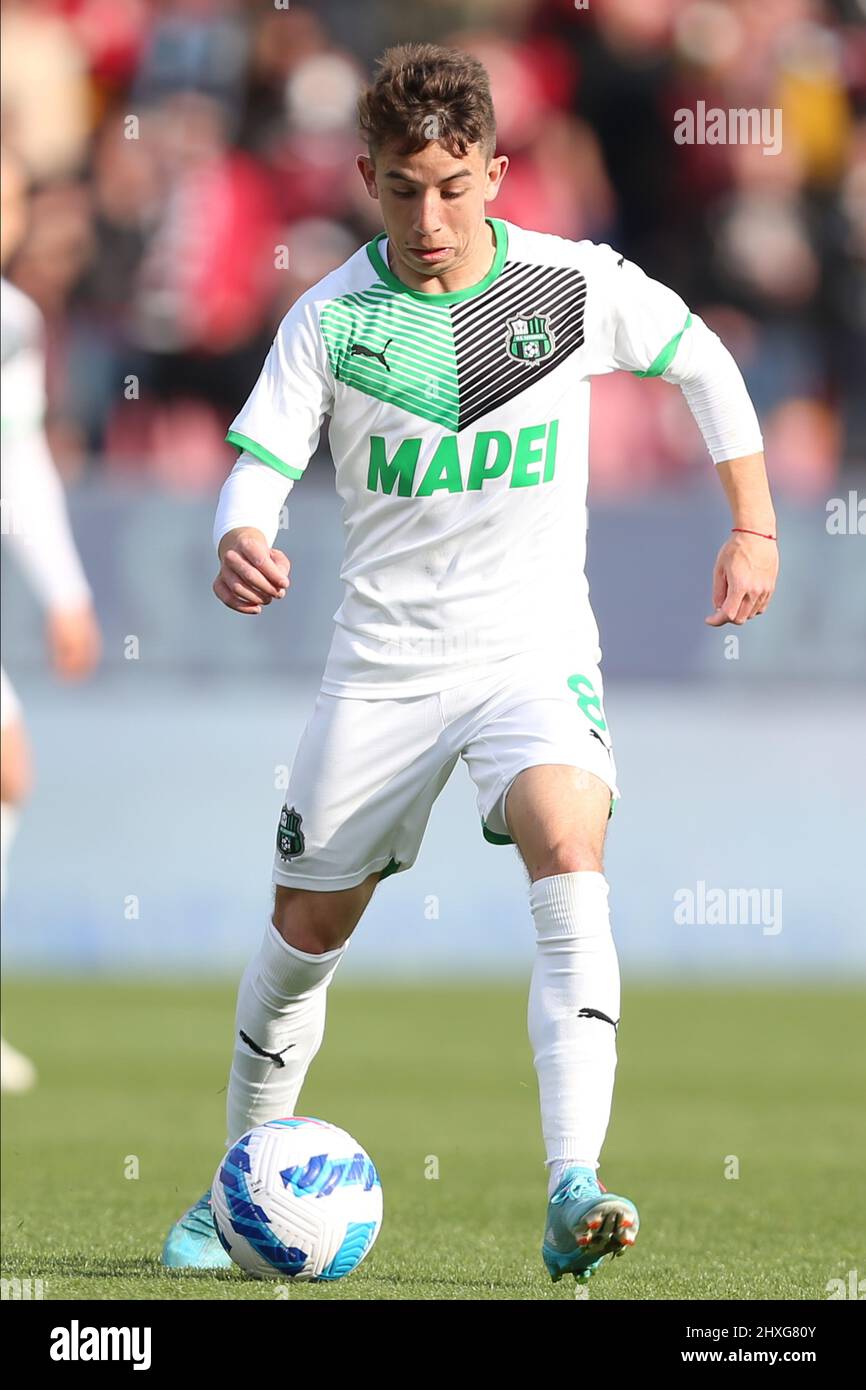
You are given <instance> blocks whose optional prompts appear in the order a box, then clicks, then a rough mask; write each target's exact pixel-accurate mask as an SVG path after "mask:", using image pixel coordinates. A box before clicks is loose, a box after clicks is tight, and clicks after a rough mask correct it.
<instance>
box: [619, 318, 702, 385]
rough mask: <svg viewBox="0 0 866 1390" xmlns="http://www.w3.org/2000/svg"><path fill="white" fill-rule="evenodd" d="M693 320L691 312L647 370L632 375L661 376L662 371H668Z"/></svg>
mask: <svg viewBox="0 0 866 1390" xmlns="http://www.w3.org/2000/svg"><path fill="white" fill-rule="evenodd" d="M691 321H692V316H691V314H689V316H688V318H687V319H686V321H685V323H684V324H683V326H682V328H681V329H680V331H679V333H675V334H674V336H673V337H672V338H671V340H670V342H669V343H665V345H664V347H663V348H662V350H661V352H660V353H659V354H658V356H657V357H654V358H653V360H652V362H651V363H650V364H649V366H648V367H647V369H646V371H645V372H632V376H661V374H662V372H666V371H667V369H668V367H669V366H670V365H671V363H672V362H673V360H674V357H675V355H676V351H677V348H678V347H679V345H680V338H681V337H682V336H683V334H684V333H685V331H686V329H687V328H688V327H689V325H690V324H691Z"/></svg>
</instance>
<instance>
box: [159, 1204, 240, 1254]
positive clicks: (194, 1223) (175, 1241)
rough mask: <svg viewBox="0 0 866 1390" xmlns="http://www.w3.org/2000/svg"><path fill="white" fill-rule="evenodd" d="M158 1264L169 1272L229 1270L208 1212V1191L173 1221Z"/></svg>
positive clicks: (211, 1217)
mask: <svg viewBox="0 0 866 1390" xmlns="http://www.w3.org/2000/svg"><path fill="white" fill-rule="evenodd" d="M162 1263H163V1264H164V1265H167V1266H168V1268H169V1269H230V1268H231V1264H232V1262H231V1260H230V1258H229V1256H228V1255H227V1254H226V1252H225V1250H224V1249H223V1247H222V1245H221V1244H220V1238H219V1236H218V1235H217V1232H216V1227H215V1226H214V1224H213V1216H212V1215H211V1209H210V1188H208V1190H207V1192H205V1194H204V1196H203V1197H199V1199H198V1201H197V1202H196V1203H195V1205H194V1206H191V1207H190V1209H189V1211H185V1212H184V1214H183V1216H182V1217H181V1218H180V1220H179V1221H175V1223H174V1225H173V1226H172V1228H171V1230H170V1231H169V1233H168V1235H167V1237H166V1241H165V1245H164V1246H163V1247H162Z"/></svg>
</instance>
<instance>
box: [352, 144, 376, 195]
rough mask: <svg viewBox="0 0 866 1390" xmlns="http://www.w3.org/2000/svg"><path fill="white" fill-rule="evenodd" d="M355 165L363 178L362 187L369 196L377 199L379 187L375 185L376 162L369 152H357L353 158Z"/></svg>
mask: <svg viewBox="0 0 866 1390" xmlns="http://www.w3.org/2000/svg"><path fill="white" fill-rule="evenodd" d="M355 167H356V169H357V170H358V172H359V173H360V175H361V178H362V179H363V180H364V187H365V188H366V190H367V192H368V193H369V195H370V197H371V198H375V199H376V201H377V202H378V201H379V189H378V187H377V185H376V164H375V161H374V160H373V158H372V156H371V155H369V154H359V155H357V156H356V159H355Z"/></svg>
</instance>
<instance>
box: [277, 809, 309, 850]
mask: <svg viewBox="0 0 866 1390" xmlns="http://www.w3.org/2000/svg"><path fill="white" fill-rule="evenodd" d="M301 819H302V817H301V814H300V812H299V811H296V810H295V808H294V806H284V807H283V809H282V811H281V812H280V823H279V825H278V826H277V850H278V851H279V855H280V858H281V859H294V858H295V856H296V855H298V854H303V852H304V835H303V831H302V830H301Z"/></svg>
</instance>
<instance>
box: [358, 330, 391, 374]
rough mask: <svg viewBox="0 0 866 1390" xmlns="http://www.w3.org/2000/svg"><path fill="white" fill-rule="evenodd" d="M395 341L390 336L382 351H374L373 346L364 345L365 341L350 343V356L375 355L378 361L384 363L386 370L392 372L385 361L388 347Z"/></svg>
mask: <svg viewBox="0 0 866 1390" xmlns="http://www.w3.org/2000/svg"><path fill="white" fill-rule="evenodd" d="M393 341H394V339H393V338H389V339H388V341H387V343H386V344H385V346H384V347H383V348H382V351H381V352H374V351H373V349H372V348H368V347H365V345H364V344H363V343H351V344H350V345H349V356H350V357H375V359H376V361H377V362H381V363H382V366H383V367H384V368H385V371H386V372H390V370H391V368H390V367H389V366H388V363H387V362H386V361H385V353H386V352H387V351H388V349H389V347H390V346H391V344H392V343H393Z"/></svg>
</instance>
